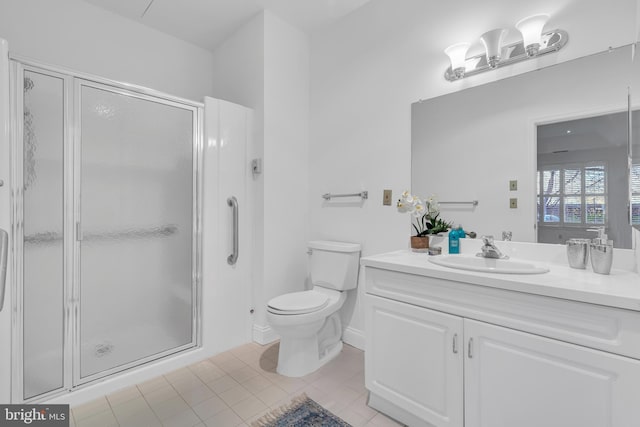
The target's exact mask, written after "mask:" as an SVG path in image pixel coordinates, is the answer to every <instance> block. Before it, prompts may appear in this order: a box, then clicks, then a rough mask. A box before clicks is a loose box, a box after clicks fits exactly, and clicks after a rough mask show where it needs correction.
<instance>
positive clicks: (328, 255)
mask: <svg viewBox="0 0 640 427" xmlns="http://www.w3.org/2000/svg"><path fill="white" fill-rule="evenodd" d="M308 247H309V249H310V257H309V263H310V278H311V283H312V284H313V286H322V287H323V288H329V289H336V290H338V291H346V290H349V289H354V288H355V287H356V286H358V270H359V267H360V245H359V244H357V243H345V242H329V241H321V240H316V241H312V242H309V245H308Z"/></svg>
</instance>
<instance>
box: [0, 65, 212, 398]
mask: <svg viewBox="0 0 640 427" xmlns="http://www.w3.org/2000/svg"><path fill="white" fill-rule="evenodd" d="M10 60H11V61H10V63H11V64H10V66H11V70H10V71H11V76H10V77H11V135H12V136H11V162H12V165H11V166H12V167H11V195H12V196H11V199H12V206H11V233H12V242H13V247H12V248H11V250H12V254H13V260H12V261H13V262H12V267H13V268H12V271H13V274H12V277H11V278H10V283H11V286H12V290H13V292H12V293H11V295H12V301H11V302H10V303H11V310H12V316H11V317H12V325H11V329H12V352H11V353H12V357H11V359H12V369H11V371H12V378H11V381H12V385H11V399H12V402H13V403H21V402H38V401H43V400H47V399H49V398H52V397H54V396H57V395H60V394H61V393H64V392H68V391H71V390H73V389H76V388H78V387H84V386H88V385H90V384H91V383H93V382H95V381H96V380H99V379H101V378H104V377H107V376H109V375H113V374H115V373H118V372H122V371H126V370H128V369H131V368H133V367H138V366H141V365H144V364H147V363H151V362H153V361H156V360H159V359H162V358H164V357H166V356H168V355H170V354H175V353H178V352H183V351H188V350H191V349H193V348H197V347H200V346H201V345H202V330H201V329H202V328H201V318H202V310H201V305H202V301H201V294H202V197H203V189H202V185H203V110H204V104H202V103H198V102H193V101H190V100H186V99H183V98H179V97H174V96H171V95H167V94H164V93H161V92H158V91H155V90H152V89H148V88H144V87H140V86H136V85H131V84H126V83H121V82H117V81H113V80H109V79H104V78H100V77H96V76H92V75H88V74H82V73H76V72H73V71H70V70H66V69H63V68H59V67H54V66H49V65H45V64H41V63H38V62H36V61H32V60H29V59H25V58H21V57H18V56H12V55H10ZM25 71H32V72H36V73H40V74H44V75H49V76H52V77H57V78H61V79H63V82H64V108H63V111H64V119H63V120H64V137H63V138H64V142H63V144H64V154H63V158H64V163H65V164H64V165H63V171H64V172H63V174H64V178H63V180H64V181H63V187H64V192H63V199H64V200H63V206H64V230H63V236H62V237H63V239H64V244H63V253H64V266H63V283H64V285H63V286H64V316H63V319H64V320H63V321H64V326H63V330H64V336H63V355H64V356H63V360H64V367H63V386H62V387H60V388H57V389H55V390H51V391H48V392H46V393H43V394H39V395H37V396H34V397H32V398H29V399H24V347H23V330H24V319H23V302H24V301H23V285H24V284H23V261H24V247H23V246H24V245H23V243H24V223H23V218H24V216H23V215H24V194H23V185H24V183H23V162H24V158H23V156H24V152H23V150H24V147H23V135H24V122H23V117H22V112H23V111H24V102H23V101H24V98H23V95H24V94H23V90H22V88H23V84H24V83H23V79H24V72H25ZM81 86H88V87H95V88H99V89H103V90H108V91H110V92H113V93H117V94H121V95H125V96H132V97H136V98H139V99H143V100H148V101H153V102H158V103H162V104H165V105H170V106H173V107H177V108H181V109H186V110H190V111H191V112H192V117H193V122H192V123H193V126H192V130H193V147H192V161H193V166H192V171H193V172H192V175H193V177H192V191H193V194H192V197H193V198H192V200H193V209H192V212H193V215H192V257H191V259H192V270H191V271H192V279H191V282H192V328H191V330H192V337H191V342H190V343H188V344H186V345H183V346H181V347H178V348H174V349H171V350H168V351H166V352H163V353H159V354H155V355H152V356H149V357H146V358H143V359H139V360H136V361H134V362H131V363H129V364H126V365H121V366H118V367H115V368H113V369H110V370H108V371H103V372H100V373H98V374H94V375H91V376H88V377H85V378H80V363H79V362H80V333H79V319H80V307H79V304H80V301H79V294H80V282H79V280H80V275H79V271H80V259H79V258H80V250H79V243H80V242H79V241H78V240H77V238H76V237H77V236H76V233H77V230H76V227H75V224H76V223H77V221H78V218H79V213H80V185H81V183H80V167H81V164H80V162H81V157H80V154H81V153H80V150H81V147H80V121H79V118H80V95H81ZM7 303H9V302H8V301H7Z"/></svg>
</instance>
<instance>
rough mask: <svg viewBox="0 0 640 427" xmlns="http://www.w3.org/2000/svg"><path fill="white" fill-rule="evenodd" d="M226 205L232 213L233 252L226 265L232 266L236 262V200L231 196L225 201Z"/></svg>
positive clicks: (237, 249)
mask: <svg viewBox="0 0 640 427" xmlns="http://www.w3.org/2000/svg"><path fill="white" fill-rule="evenodd" d="M227 205H229V206H230V207H231V209H232V213H233V252H232V253H231V255H229V256H228V257H227V263H228V264H229V265H234V264H235V263H236V262H237V261H238V251H239V250H240V248H239V246H238V199H236V198H235V196H231V197H229V198H228V199H227Z"/></svg>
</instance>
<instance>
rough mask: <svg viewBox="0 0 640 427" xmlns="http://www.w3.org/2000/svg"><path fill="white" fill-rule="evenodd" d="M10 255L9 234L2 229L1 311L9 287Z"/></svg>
mask: <svg viewBox="0 0 640 427" xmlns="http://www.w3.org/2000/svg"><path fill="white" fill-rule="evenodd" d="M8 253H9V234H8V233H7V232H6V231H4V230H2V229H0V311H2V307H3V306H4V290H5V288H6V286H7V256H8Z"/></svg>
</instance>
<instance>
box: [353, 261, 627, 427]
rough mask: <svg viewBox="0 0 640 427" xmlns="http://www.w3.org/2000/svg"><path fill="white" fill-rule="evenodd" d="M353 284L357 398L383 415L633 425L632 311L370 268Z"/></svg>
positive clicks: (407, 419)
mask: <svg viewBox="0 0 640 427" xmlns="http://www.w3.org/2000/svg"><path fill="white" fill-rule="evenodd" d="M365 266H366V264H365ZM639 286H640V284H639ZM365 287H366V295H365V300H364V304H365V322H366V348H365V383H366V387H367V389H368V390H369V392H370V394H369V404H370V406H372V407H374V408H375V409H378V410H379V411H381V412H383V413H386V414H387V415H389V416H391V417H392V418H395V419H397V420H399V421H401V422H403V423H406V424H407V425H409V426H425V427H426V426H438V427H440V426H452V427H453V426H455V427H463V426H464V427H541V426H544V427H574V426H575V427H605V426H611V427H627V426H629V427H632V426H640V347H639V344H640V343H639V342H638V338H639V335H640V312H638V311H633V310H626V309H619V308H612V307H605V306H599V305H594V304H587V303H583V302H576V301H570V300H563V299H558V298H550V297H548V296H539V295H531V294H527V293H522V292H514V291H510V290H502V289H496V288H488V287H485V286H478V285H475V284H467V283H463V282H460V281H449V280H445V279H443V278H434V277H429V276H422V275H415V274H407V273H406V272H396V271H392V270H387V269H380V268H374V267H370V266H366V269H365Z"/></svg>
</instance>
